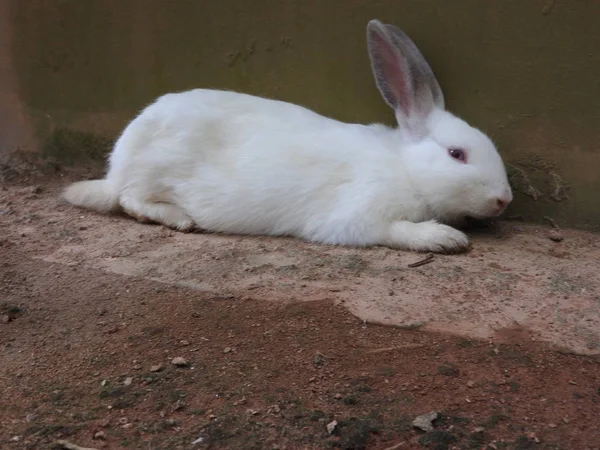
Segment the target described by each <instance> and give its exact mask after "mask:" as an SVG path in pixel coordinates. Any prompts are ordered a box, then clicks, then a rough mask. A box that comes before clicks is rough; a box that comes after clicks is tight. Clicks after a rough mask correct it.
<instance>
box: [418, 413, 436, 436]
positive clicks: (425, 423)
mask: <svg viewBox="0 0 600 450" xmlns="http://www.w3.org/2000/svg"><path fill="white" fill-rule="evenodd" d="M437 418H438V413H436V412H435V411H432V412H430V413H427V414H422V415H420V416H417V417H415V420H413V423H412V425H413V427H415V428H418V429H420V430H423V431H425V432H430V431H433V421H434V420H435V419H437Z"/></svg>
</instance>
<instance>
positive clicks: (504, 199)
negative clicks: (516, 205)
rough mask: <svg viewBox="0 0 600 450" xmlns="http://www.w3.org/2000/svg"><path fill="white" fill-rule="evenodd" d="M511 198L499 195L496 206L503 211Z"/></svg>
mask: <svg viewBox="0 0 600 450" xmlns="http://www.w3.org/2000/svg"><path fill="white" fill-rule="evenodd" d="M510 200H511V199H510V198H509V197H497V198H496V206H497V207H498V209H499V210H500V211H503V210H504V209H505V208H506V207H507V206H508V204H509V203H510Z"/></svg>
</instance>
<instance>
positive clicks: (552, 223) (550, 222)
mask: <svg viewBox="0 0 600 450" xmlns="http://www.w3.org/2000/svg"><path fill="white" fill-rule="evenodd" d="M544 220H547V221H548V223H549V224H550V225H551V226H552V228H558V225H556V222H555V221H554V219H553V218H552V217H548V216H544Z"/></svg>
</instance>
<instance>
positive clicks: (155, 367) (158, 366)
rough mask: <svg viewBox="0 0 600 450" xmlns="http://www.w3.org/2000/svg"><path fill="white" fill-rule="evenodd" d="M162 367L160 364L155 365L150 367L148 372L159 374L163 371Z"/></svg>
mask: <svg viewBox="0 0 600 450" xmlns="http://www.w3.org/2000/svg"><path fill="white" fill-rule="evenodd" d="M163 368H164V366H163V365H162V364H156V365H154V366H150V372H160V371H161V370H163Z"/></svg>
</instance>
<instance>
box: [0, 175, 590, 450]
mask: <svg viewBox="0 0 600 450" xmlns="http://www.w3.org/2000/svg"><path fill="white" fill-rule="evenodd" d="M81 176H82V174H81V173H78V174H77V175H74V174H71V173H63V172H60V171H56V172H55V173H52V174H47V173H46V174H39V173H36V172H18V171H17V172H15V171H5V172H4V174H3V182H4V185H3V187H2V188H0V189H1V190H0V227H1V228H0V229H1V230H2V231H1V232H0V252H1V255H2V258H1V261H0V308H1V310H0V315H1V316H2V323H0V344H1V345H2V353H0V358H1V359H0V382H1V383H2V385H3V386H5V387H6V388H5V390H4V391H5V393H4V394H3V400H2V403H1V405H0V441H1V442H2V444H1V445H0V447H2V448H31V449H33V448H36V449H37V448H52V445H55V446H56V448H61V445H62V444H61V445H59V444H56V442H57V440H59V439H66V440H68V441H71V442H73V443H76V444H79V445H81V446H85V447H93V448H111V449H112V448H115V449H120V448H140V449H149V448H152V449H170V448H182V449H187V448H269V449H274V448H280V449H283V448H288V449H292V448H347V449H350V448H369V449H370V448H374V449H379V448H381V449H385V448H398V449H410V448H439V449H443V448H490V449H495V448H519V449H529V448H556V449H558V448H560V449H580V448H581V449H584V448H590V449H592V448H600V420H598V414H599V413H600V364H599V361H600V359H599V355H600V238H599V237H598V236H597V235H594V234H588V233H583V232H579V231H573V230H556V229H553V228H551V227H550V226H548V227H539V226H531V225H525V224H522V223H520V222H517V221H504V222H499V223H495V224H487V225H486V226H482V227H480V228H477V229H473V230H471V232H470V234H471V235H472V236H473V238H474V242H473V248H472V250H471V251H470V252H468V253H465V254H461V255H435V257H434V258H433V260H432V261H430V262H429V263H428V264H425V265H422V266H419V267H410V266H409V265H410V264H411V263H414V262H416V261H419V260H421V259H423V257H424V255H422V254H415V253H410V252H399V251H394V250H390V249H387V248H371V249H353V248H338V247H331V246H320V245H314V244H308V243H305V242H301V241H299V240H296V239H291V238H289V239H288V238H266V237H243V236H219V235H208V234H198V233H194V234H183V233H177V232H174V231H171V230H168V229H165V228H163V227H160V226H154V225H144V224H139V223H136V222H135V221H133V220H131V219H129V218H126V217H121V216H103V215H99V214H95V213H90V212H88V211H83V210H78V209H75V208H73V207H71V206H69V205H65V204H63V203H61V202H60V201H58V200H57V193H58V192H59V189H60V187H61V186H63V185H64V184H66V183H67V181H68V180H71V179H75V177H77V178H81ZM381 324H385V325H388V326H382V325H381ZM175 357H181V358H183V359H184V360H185V361H180V362H181V365H180V366H177V365H174V364H172V362H173V358H175ZM175 362H177V361H175ZM431 411H435V412H437V413H438V418H437V419H436V420H435V421H434V422H433V425H434V427H433V429H432V430H430V431H429V432H425V431H422V430H419V429H418V428H415V427H413V426H412V421H413V420H414V419H415V417H416V416H418V415H420V414H424V413H428V412H431ZM333 421H337V425H335V426H333ZM328 424H332V425H331V426H330V428H332V432H331V433H329V432H328V430H327V425H328ZM196 440H197V441H198V442H197V443H195V444H192V442H194V441H196Z"/></svg>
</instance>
